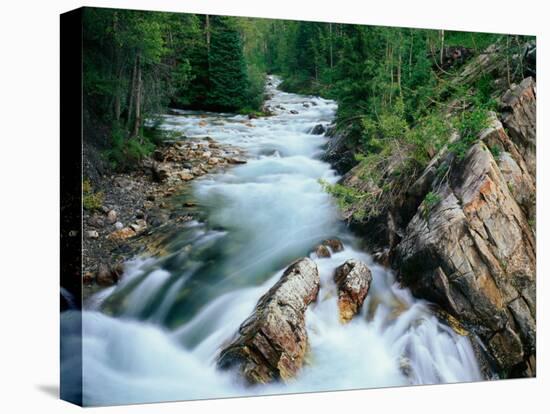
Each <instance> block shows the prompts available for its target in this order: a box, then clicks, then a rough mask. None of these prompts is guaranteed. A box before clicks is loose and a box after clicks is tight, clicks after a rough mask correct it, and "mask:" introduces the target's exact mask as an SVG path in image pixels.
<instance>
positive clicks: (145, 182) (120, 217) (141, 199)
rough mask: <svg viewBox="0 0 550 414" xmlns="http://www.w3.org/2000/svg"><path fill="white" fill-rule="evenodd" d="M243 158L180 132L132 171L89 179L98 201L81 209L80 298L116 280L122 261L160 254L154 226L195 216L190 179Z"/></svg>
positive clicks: (207, 139)
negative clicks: (180, 134)
mask: <svg viewBox="0 0 550 414" xmlns="http://www.w3.org/2000/svg"><path fill="white" fill-rule="evenodd" d="M243 163H246V154H245V153H244V151H242V150H241V149H239V148H236V147H234V146H232V145H228V144H220V143H218V142H216V141H215V140H214V139H212V138H210V137H204V138H203V139H198V138H192V139H191V138H186V137H185V136H183V135H182V136H180V137H179V138H177V139H175V140H171V141H169V142H165V143H164V144H162V145H161V146H159V148H158V149H157V150H156V151H155V153H154V154H153V155H152V157H147V158H145V159H143V160H142V161H141V162H140V164H139V166H138V168H136V169H135V170H134V171H132V172H127V173H117V172H111V173H110V174H105V175H99V174H98V175H97V176H96V177H95V180H94V184H93V188H92V184H91V183H89V182H88V183H87V184H86V185H87V187H88V188H87V189H86V188H85V190H87V191H85V193H88V194H91V195H92V196H93V197H95V199H97V200H98V201H97V204H96V205H94V208H93V209H86V208H85V209H84V210H83V236H84V239H83V252H82V254H83V261H82V267H83V273H82V274H83V286H84V287H83V296H84V297H83V299H84V300H86V299H87V298H88V297H89V296H90V295H91V294H93V293H95V292H97V291H98V290H99V289H101V288H103V287H108V286H112V285H115V284H116V283H117V282H118V280H119V279H120V277H121V276H122V274H123V272H124V263H125V262H127V261H128V260H130V259H132V258H134V257H135V256H137V255H139V254H140V253H142V252H144V251H148V252H149V253H153V254H161V251H160V250H158V249H157V251H155V246H158V244H159V243H158V239H159V237H160V234H162V231H160V232H159V229H163V228H164V229H170V232H174V231H177V229H178V228H179V227H180V226H181V225H182V224H183V223H186V222H188V221H190V220H192V219H195V218H198V217H199V216H200V214H201V211H200V209H199V208H198V206H197V203H196V202H195V201H193V200H192V197H191V196H190V195H189V189H190V186H191V185H192V183H193V180H195V179H197V178H199V177H202V176H204V175H206V174H210V173H214V172H221V171H223V170H225V169H227V168H230V167H231V166H232V165H237V164H243ZM85 187H86V186H85ZM85 196H86V194H85ZM159 233H160V234H159Z"/></svg>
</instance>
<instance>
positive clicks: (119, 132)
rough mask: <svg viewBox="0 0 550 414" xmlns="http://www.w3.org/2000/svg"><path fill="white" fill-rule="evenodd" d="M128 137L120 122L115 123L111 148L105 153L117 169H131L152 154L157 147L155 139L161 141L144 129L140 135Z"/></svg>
mask: <svg viewBox="0 0 550 414" xmlns="http://www.w3.org/2000/svg"><path fill="white" fill-rule="evenodd" d="M126 137H127V132H126V131H125V130H124V129H123V128H122V127H121V126H120V125H119V124H114V125H113V127H112V130H111V148H109V149H108V150H107V151H105V155H106V158H107V160H108V161H109V163H110V164H111V167H112V168H113V169H115V170H128V169H131V168H132V167H133V166H134V165H135V164H136V163H137V162H139V161H141V160H142V159H143V158H144V157H147V156H149V155H150V154H152V152H153V151H154V150H155V148H156V145H155V142H153V141H157V140H158V141H160V139H159V138H157V137H156V136H155V135H152V134H151V133H150V132H149V133H144V132H143V131H142V132H141V135H140V136H138V137H131V138H126Z"/></svg>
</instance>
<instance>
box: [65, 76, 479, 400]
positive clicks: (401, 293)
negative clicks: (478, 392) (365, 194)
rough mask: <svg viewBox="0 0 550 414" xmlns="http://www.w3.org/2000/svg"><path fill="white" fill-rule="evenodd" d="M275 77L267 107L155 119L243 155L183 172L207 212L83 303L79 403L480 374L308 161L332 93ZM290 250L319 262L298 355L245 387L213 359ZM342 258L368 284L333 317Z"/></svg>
mask: <svg viewBox="0 0 550 414" xmlns="http://www.w3.org/2000/svg"><path fill="white" fill-rule="evenodd" d="M279 84H280V79H278V78H277V77H274V76H271V77H270V78H269V80H268V86H267V92H268V94H269V95H270V96H271V98H270V100H269V102H268V104H269V106H270V107H271V108H273V110H274V115H273V116H270V117H263V118H257V119H252V120H248V118H247V117H245V116H243V115H234V114H215V113H199V112H191V111H180V112H172V114H171V115H165V116H164V122H163V124H162V125H163V128H165V129H168V130H172V131H177V132H181V133H182V134H184V135H185V136H187V137H206V136H209V137H212V138H214V139H215V140H216V141H218V142H220V143H224V144H225V143H227V144H231V145H234V146H237V147H239V148H242V149H244V150H245V151H246V152H247V155H248V162H247V163H246V164H242V165H238V166H235V167H233V168H231V169H229V170H227V171H225V172H224V173H218V174H210V175H207V176H204V177H202V178H200V179H197V180H195V181H193V184H192V186H193V187H192V191H191V196H192V198H193V200H194V201H196V202H197V204H198V205H199V206H200V208H201V210H203V211H204V212H205V217H206V219H205V220H201V221H191V222H189V223H187V224H186V225H185V227H184V229H183V230H182V231H181V232H179V233H178V234H177V236H176V237H173V238H171V239H170V242H169V243H167V245H166V246H164V249H165V251H166V254H165V255H163V256H161V257H160V258H151V257H139V258H136V259H134V260H132V261H131V262H129V263H128V264H127V266H126V270H125V273H124V275H123V277H122V279H121V281H120V282H119V284H118V285H116V286H114V287H112V288H108V289H105V290H103V291H101V292H99V293H97V294H96V295H95V296H93V297H92V298H90V300H89V301H88V302H87V303H86V304H85V309H86V310H85V311H84V312H83V315H82V341H83V342H82V346H83V359H82V365H83V367H82V369H83V384H82V386H83V403H84V405H111V404H129V403H145V402H157V401H168V400H188V399H205V398H219V397H232V396H249V395H258V394H281V393H291V392H310V391H323V390H343V389H358V388H373V387H388V386H400V385H413V384H435V383H453V382H463V381H476V380H481V379H482V376H481V374H480V370H479V367H478V363H477V362H476V357H475V354H474V352H473V349H472V345H471V343H470V339H469V337H468V336H461V335H459V334H458V333H456V332H455V331H454V330H452V329H451V328H450V327H448V326H447V325H446V324H443V323H442V322H440V320H439V319H438V318H437V317H436V316H435V315H434V313H433V312H432V310H431V308H430V306H429V303H427V302H425V301H422V300H419V299H416V298H414V297H413V296H412V295H411V293H410V292H409V290H407V289H403V288H400V287H399V285H398V284H397V283H396V281H395V276H394V274H393V273H392V271H390V270H389V269H386V268H384V267H382V266H380V265H378V264H376V263H375V262H374V261H373V259H372V257H371V256H370V255H369V254H368V253H366V252H364V251H361V250H360V249H359V247H358V246H359V242H358V240H357V239H355V238H354V236H353V235H352V234H351V233H350V231H349V230H348V229H346V227H345V226H344V225H343V223H342V222H341V220H340V219H339V215H338V209H337V206H336V203H335V202H334V200H332V199H331V197H330V196H329V195H328V194H327V193H326V192H325V191H324V190H323V188H322V186H321V184H320V183H319V180H320V179H322V180H325V181H326V182H329V183H335V182H336V181H338V179H339V176H338V175H337V174H336V173H335V172H334V171H333V170H332V169H331V167H330V165H329V164H328V163H325V162H323V161H320V160H319V157H320V155H321V154H322V152H323V146H324V144H325V143H326V141H327V138H326V137H324V136H323V135H313V134H311V133H310V131H311V130H312V128H313V127H314V126H315V125H317V124H323V125H328V124H329V123H330V122H331V121H332V119H333V118H334V116H335V112H336V109H337V106H336V103H335V102H333V101H330V100H325V99H322V98H319V97H312V96H302V95H297V94H289V93H285V92H282V91H280V90H279V89H277V86H278V85H279ZM304 104H306V105H304ZM291 110H293V111H296V112H297V113H291V112H290V111H291ZM334 237H336V238H339V239H340V240H342V241H343V243H344V246H345V249H344V250H343V251H342V252H339V253H335V254H333V255H332V257H330V258H322V259H319V258H317V257H316V256H315V254H313V253H311V252H312V250H313V248H314V247H315V246H316V245H317V244H318V243H319V242H321V241H322V240H324V239H327V238H334ZM302 256H310V257H311V258H312V259H313V260H315V262H316V263H317V265H318V267H319V272H320V276H321V290H320V292H319V296H318V300H317V301H316V302H315V303H313V304H312V305H310V307H309V309H308V310H307V313H306V324H307V331H308V336H309V343H310V352H309V354H308V356H307V363H306V365H305V366H304V368H303V369H302V370H301V371H300V373H299V375H298V377H297V378H296V379H295V380H294V381H291V382H289V383H288V384H280V383H276V384H270V385H262V386H246V385H245V384H244V383H243V381H242V380H241V379H240V378H239V376H238V374H237V373H235V372H231V371H228V372H226V371H220V370H218V369H216V357H217V355H218V353H219V350H220V347H221V346H222V345H223V344H224V343H227V341H228V340H230V339H231V338H232V336H233V335H234V333H235V332H236V331H237V329H238V327H239V325H240V324H241V323H242V322H243V321H244V320H245V319H246V318H247V317H248V316H249V315H250V313H251V312H252V310H253V309H254V307H255V305H256V303H257V301H258V299H259V298H260V297H261V296H262V295H263V294H264V293H265V292H266V291H267V290H268V289H269V288H270V287H271V286H272V285H273V284H274V283H275V282H276V281H277V280H278V279H279V278H280V277H281V275H282V272H283V271H284V269H285V268H286V267H287V266H288V264H290V262H291V261H293V260H294V259H296V258H299V257H302ZM350 258H356V259H359V260H361V261H363V262H365V263H366V264H367V265H368V266H369V268H370V269H371V271H372V275H373V282H372V285H371V288H370V291H369V294H368V296H367V299H366V300H365V303H364V305H363V307H362V311H361V314H360V315H357V316H356V317H355V318H354V319H353V320H352V321H351V322H350V323H348V324H346V325H343V324H341V323H340V321H339V318H338V309H337V293H336V286H335V284H334V282H333V281H332V275H333V271H334V269H335V268H336V267H337V266H339V265H341V264H342V263H343V262H344V261H345V260H347V259H350ZM72 319H76V315H75V313H74V312H72V311H68V312H64V313H63V314H62V321H63V322H64V324H65V328H64V329H63V331H62V334H63V340H64V341H67V343H70V342H71V341H77V340H78V332H76V330H75V329H71V320H72ZM72 364H74V361H71V359H70V358H67V359H65V360H64V361H63V363H62V369H63V370H66V371H67V372H69V371H70V370H71V369H74V365H72ZM75 392H77V391H75Z"/></svg>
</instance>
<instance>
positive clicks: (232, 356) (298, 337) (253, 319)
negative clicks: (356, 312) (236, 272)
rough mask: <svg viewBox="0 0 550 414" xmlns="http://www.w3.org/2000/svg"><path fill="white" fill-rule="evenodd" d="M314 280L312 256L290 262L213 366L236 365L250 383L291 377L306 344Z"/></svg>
mask: <svg viewBox="0 0 550 414" xmlns="http://www.w3.org/2000/svg"><path fill="white" fill-rule="evenodd" d="M319 283H320V279H319V271H318V269H317V265H316V264H315V262H313V261H312V260H311V259H308V258H303V259H299V260H297V261H295V262H294V263H292V264H291V265H290V266H289V267H288V268H287V269H286V270H285V272H284V273H283V275H282V277H281V279H279V281H278V282H277V283H276V284H275V285H274V286H273V287H272V288H271V289H269V291H268V292H267V293H266V294H265V295H263V296H262V297H261V298H260V300H259V302H258V304H257V305H256V308H255V309H254V311H253V313H252V315H251V316H250V317H249V318H248V319H247V320H246V321H244V322H243V324H242V325H241V326H240V328H239V330H238V332H237V334H236V337H235V338H234V339H233V340H232V341H231V343H230V344H229V345H227V346H225V347H224V348H223V349H222V351H221V353H220V355H219V357H218V367H219V368H221V369H230V368H238V369H239V371H240V373H241V374H242V376H243V377H244V378H245V379H246V380H247V381H248V382H249V383H250V384H263V383H268V382H272V381H277V380H281V381H287V380H289V379H291V378H293V377H294V376H296V374H297V373H298V371H299V370H300V368H301V367H302V365H303V363H304V357H305V354H306V351H307V348H308V337H307V332H306V327H305V312H306V309H307V307H308V305H309V304H310V303H311V302H313V301H314V300H316V298H317V294H318V292H319Z"/></svg>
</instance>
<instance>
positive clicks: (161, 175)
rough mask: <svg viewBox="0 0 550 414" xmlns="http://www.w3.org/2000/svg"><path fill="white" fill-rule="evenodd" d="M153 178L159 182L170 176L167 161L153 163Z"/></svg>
mask: <svg viewBox="0 0 550 414" xmlns="http://www.w3.org/2000/svg"><path fill="white" fill-rule="evenodd" d="M152 172H153V179H154V180H155V181H157V182H159V183H161V182H163V181H166V180H167V179H168V177H169V176H170V168H169V167H168V164H167V163H160V162H155V163H153V171H152Z"/></svg>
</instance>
